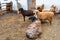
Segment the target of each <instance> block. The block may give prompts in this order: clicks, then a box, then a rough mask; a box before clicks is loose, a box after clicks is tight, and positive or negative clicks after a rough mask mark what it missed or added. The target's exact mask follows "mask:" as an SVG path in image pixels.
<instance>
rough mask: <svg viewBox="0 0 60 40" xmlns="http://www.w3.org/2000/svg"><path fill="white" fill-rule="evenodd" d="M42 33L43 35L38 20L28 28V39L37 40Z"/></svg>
mask: <svg viewBox="0 0 60 40" xmlns="http://www.w3.org/2000/svg"><path fill="white" fill-rule="evenodd" d="M41 33H42V29H41V21H40V20H36V21H35V22H33V23H32V24H30V25H29V26H28V29H27V31H26V37H27V38H29V39H35V38H37V37H39V36H40V35H41Z"/></svg>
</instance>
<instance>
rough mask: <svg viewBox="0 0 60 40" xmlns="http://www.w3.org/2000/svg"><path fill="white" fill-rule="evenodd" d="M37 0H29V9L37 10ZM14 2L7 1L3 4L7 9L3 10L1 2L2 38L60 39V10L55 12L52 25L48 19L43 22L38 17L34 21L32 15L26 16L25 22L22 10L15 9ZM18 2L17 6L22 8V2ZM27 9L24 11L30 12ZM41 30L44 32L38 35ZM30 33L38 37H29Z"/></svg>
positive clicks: (0, 25) (0, 36) (14, 39)
mask: <svg viewBox="0 0 60 40" xmlns="http://www.w3.org/2000/svg"><path fill="white" fill-rule="evenodd" d="M36 1H37V0H27V3H28V4H27V5H28V7H27V10H33V11H35V10H37V9H36V4H37V3H36ZM40 1H41V0H40ZM40 1H39V2H40ZM47 1H48V0H47ZM47 1H46V2H47ZM3 4H5V3H3ZM12 4H13V2H9V3H6V5H3V6H6V9H5V10H2V7H1V4H0V40H60V11H58V12H56V14H55V13H54V16H53V20H52V24H51V25H50V24H49V22H48V21H43V23H40V22H41V20H38V19H37V20H36V21H34V22H32V21H31V20H29V18H30V16H26V18H25V22H24V19H23V15H22V13H21V11H19V10H13V9H12V8H13V7H12V6H13V5H12ZM17 4H18V6H17V7H18V9H20V8H21V7H22V6H21V5H22V4H20V3H19V2H18V3H17ZM23 4H24V3H23ZM32 5H34V6H32ZM24 6H25V5H24ZM39 6H40V5H39ZM48 6H49V5H48ZM48 6H47V7H48ZM56 6H57V5H56ZM44 7H45V6H44ZM22 8H24V7H22ZM44 9H45V8H44ZM58 9H59V8H58ZM27 10H25V9H24V12H23V13H26V14H27V13H28V14H29V13H30V12H28V11H27ZM13 11H16V12H13ZM18 11H19V14H18V13H17V12H18ZM49 11H50V10H49ZM33 13H34V12H33ZM36 13H37V12H36ZM29 15H30V14H29ZM34 16H35V15H34ZM49 16H50V15H49ZM44 17H46V16H45V15H44V16H43V18H44ZM47 17H48V16H47ZM40 27H41V29H40ZM39 29H40V31H39ZM30 30H31V31H30ZM26 31H28V32H27V33H28V34H27V35H28V36H27V37H26ZM39 32H42V33H41V34H40V36H38V37H37V35H38V34H39ZM33 34H34V35H33ZM35 34H36V35H35ZM29 35H30V37H32V38H33V37H34V36H36V37H37V38H35V39H29ZM31 35H33V36H31Z"/></svg>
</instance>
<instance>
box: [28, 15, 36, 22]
mask: <svg viewBox="0 0 60 40" xmlns="http://www.w3.org/2000/svg"><path fill="white" fill-rule="evenodd" d="M29 20H31V21H32V22H34V21H35V20H37V18H36V17H35V16H34V15H33V16H30V17H29Z"/></svg>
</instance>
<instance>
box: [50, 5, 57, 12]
mask: <svg viewBox="0 0 60 40" xmlns="http://www.w3.org/2000/svg"><path fill="white" fill-rule="evenodd" d="M50 10H51V11H53V12H56V11H57V10H58V7H57V6H55V5H52V6H51V9H50Z"/></svg>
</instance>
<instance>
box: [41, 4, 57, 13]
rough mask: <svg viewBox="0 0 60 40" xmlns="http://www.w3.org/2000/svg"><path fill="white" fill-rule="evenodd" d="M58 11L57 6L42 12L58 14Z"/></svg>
mask: <svg viewBox="0 0 60 40" xmlns="http://www.w3.org/2000/svg"><path fill="white" fill-rule="evenodd" d="M57 10H58V8H57V6H54V5H52V6H51V8H50V9H43V10H42V12H54V13H55V12H56V11H57Z"/></svg>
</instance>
